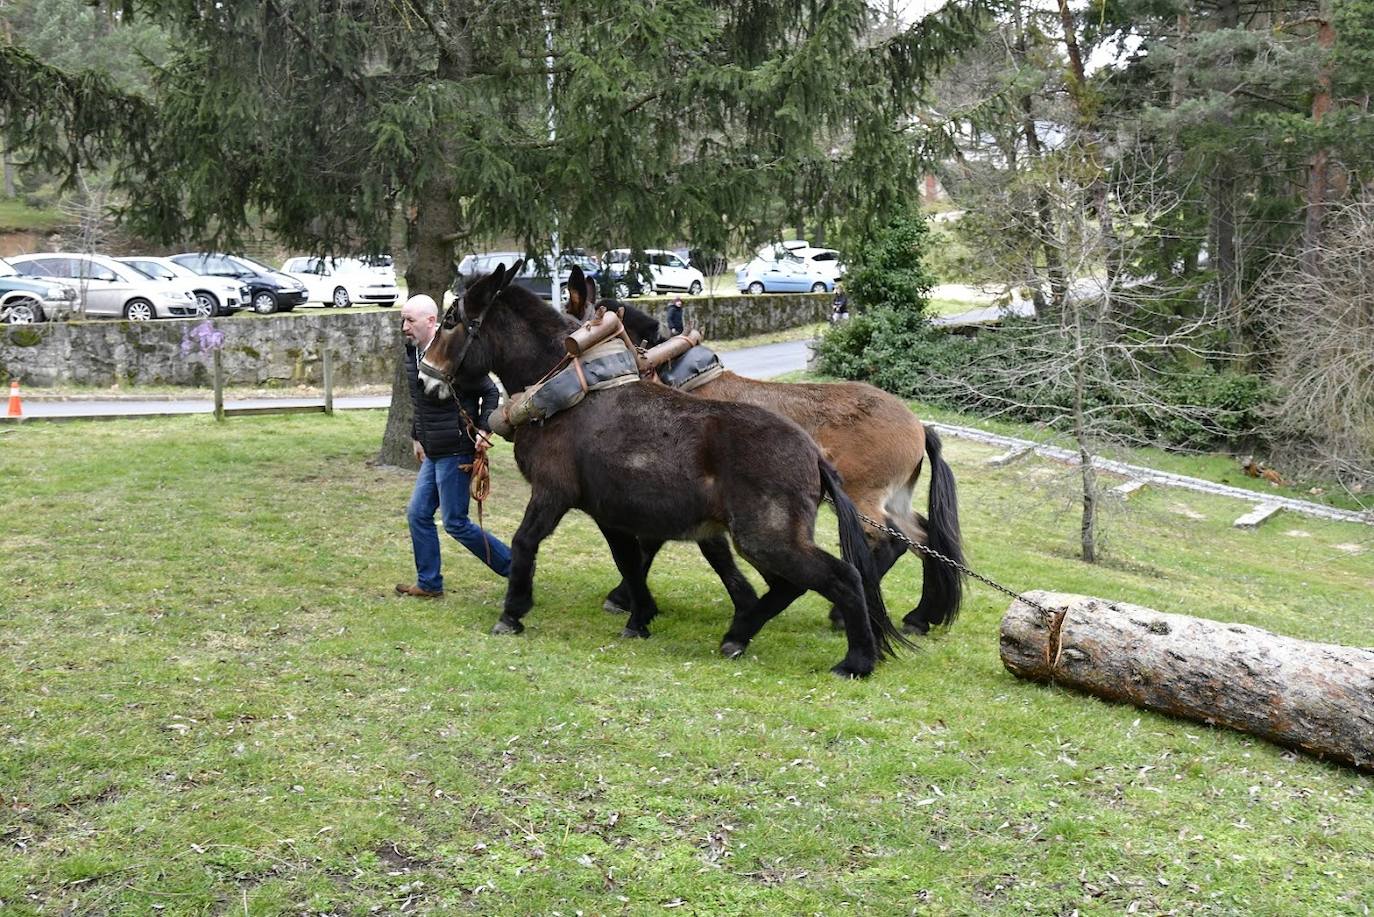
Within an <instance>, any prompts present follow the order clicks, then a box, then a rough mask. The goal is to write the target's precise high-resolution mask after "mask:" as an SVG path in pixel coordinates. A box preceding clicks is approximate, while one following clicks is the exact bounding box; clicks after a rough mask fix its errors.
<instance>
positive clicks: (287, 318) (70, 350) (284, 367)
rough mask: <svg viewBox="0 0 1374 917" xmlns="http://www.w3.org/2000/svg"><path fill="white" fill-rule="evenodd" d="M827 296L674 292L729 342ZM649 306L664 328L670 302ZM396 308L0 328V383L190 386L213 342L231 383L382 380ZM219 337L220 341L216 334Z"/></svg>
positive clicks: (784, 323) (203, 376)
mask: <svg viewBox="0 0 1374 917" xmlns="http://www.w3.org/2000/svg"><path fill="white" fill-rule="evenodd" d="M830 300H831V297H830V296H829V295H826V294H815V295H813V294H771V295H767V296H716V297H708V296H697V297H683V306H684V308H685V312H686V320H687V324H688V326H689V327H695V328H699V329H701V332H702V334H703V335H704V336H705V337H706V339H707V341H708V342H709V341H712V340H728V339H730V338H737V337H745V336H748V335H752V334H763V333H765V332H770V331H780V330H783V329H785V328H792V327H795V326H797V325H804V324H808V323H812V322H818V321H823V320H824V319H825V318H826V317H827V316H829V314H830ZM632 302H634V303H635V304H636V305H639V306H640V307H644V306H647V305H652V306H653V309H652V311H653V313H654V314H655V315H656V316H657V317H658V319H659V321H660V322H662V323H663V325H664V329H665V330H666V329H667V321H666V318H665V310H666V308H667V305H668V302H669V300H668V299H667V298H665V297H658V298H655V299H650V300H632ZM400 321H401V317H400V310H399V309H397V310H390V311H383V312H347V311H334V310H329V311H323V310H320V311H316V310H311V311H309V312H304V313H301V312H293V313H289V314H286V315H274V316H270V317H268V318H259V317H257V316H250V315H239V316H231V317H228V318H217V319H214V320H213V321H209V322H206V321H201V320H199V319H162V320H159V321H155V322H126V321H89V322H69V323H61V322H56V323H53V324H40V325H0V382H8V381H9V379H10V378H18V379H20V380H21V381H23V383H24V384H26V385H34V386H41V387H45V388H47V387H58V386H62V385H90V386H97V387H108V386H110V385H114V384H116V383H118V384H119V385H199V386H208V385H209V384H210V378H211V359H212V358H211V355H210V351H211V349H212V348H213V346H214V345H215V344H216V343H218V344H219V346H221V348H222V352H223V355H224V369H225V377H226V381H227V382H228V384H230V385H260V386H272V385H281V386H288V385H297V384H302V383H304V384H311V385H318V384H320V383H321V382H322V381H323V380H322V376H323V361H322V357H321V354H322V353H323V349H324V347H325V346H328V347H329V348H330V349H331V350H332V351H333V354H334V381H335V383H336V384H338V385H348V384H361V383H389V382H390V381H391V377H392V373H393V371H394V367H395V360H396V354H397V349H398V347H399V346H400V344H399V339H400V333H401V328H400ZM221 334H222V335H223V337H222V339H221V338H220V337H219V335H221Z"/></svg>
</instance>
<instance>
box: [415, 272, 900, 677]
mask: <svg viewBox="0 0 1374 917" xmlns="http://www.w3.org/2000/svg"><path fill="white" fill-rule="evenodd" d="M522 266H523V263H522V262H518V263H517V264H516V265H515V266H514V267H513V268H511V270H510V271H505V270H504V266H503V267H502V268H498V269H497V270H496V271H495V272H493V273H492V274H490V275H488V276H487V277H483V278H482V279H480V280H478V281H477V282H476V283H474V284H473V285H472V286H471V287H469V288H468V290H467V291H466V292H465V293H464V294H463V297H462V299H461V300H459V301H458V302H455V303H454V306H453V307H452V308H450V309H449V311H448V313H447V314H446V315H445V316H444V321H443V323H442V326H441V330H440V332H439V334H438V335H437V336H436V339H435V341H434V343H433V344H431V345H430V347H429V349H428V350H427V351H426V352H425V356H424V360H423V362H422V366H421V370H422V373H423V376H424V380H425V384H426V386H428V387H429V388H431V389H442V387H443V385H444V383H445V381H447V382H450V383H454V382H456V383H457V384H462V383H463V382H464V381H465V380H469V379H471V378H473V377H474V376H481V375H485V374H486V373H488V372H494V373H496V375H497V376H498V377H499V378H500V380H501V382H502V384H503V385H504V386H505V388H506V391H507V392H511V393H515V392H519V391H522V390H524V389H526V388H528V387H530V386H533V385H536V384H537V383H538V382H539V381H540V380H541V379H543V378H544V377H545V375H546V374H548V373H549V372H550V371H551V370H552V369H554V368H555V367H557V366H558V364H559V363H560V361H561V360H562V359H563V357H564V349H563V343H564V339H565V337H566V335H567V334H568V332H569V331H571V330H572V329H573V328H575V327H576V323H575V322H574V321H572V320H571V319H569V318H568V317H566V316H564V315H562V314H561V313H559V312H556V311H555V310H553V309H551V308H549V306H548V305H547V304H546V303H545V302H544V301H543V300H541V299H540V298H539V297H538V296H536V295H535V294H533V293H531V292H530V291H529V290H526V289H523V288H521V287H518V286H511V285H510V281H511V278H513V277H514V276H515V275H516V274H518V273H519V270H520V268H521V267H522ZM569 285H570V287H571V288H572V289H585V286H584V278H583V276H582V272H581V270H580V269H575V270H574V272H573V277H572V278H571V280H570V284H569ZM515 460H516V463H517V464H518V465H519V467H520V471H521V473H522V474H523V475H524V476H525V478H526V480H528V481H529V482H530V501H529V504H528V506H526V508H525V516H524V518H523V519H522V520H521V522H520V526H519V528H518V529H516V532H515V537H514V538H513V539H512V541H511V570H510V580H509V583H508V585H507V589H506V599H505V607H504V610H503V612H502V614H501V617H500V619H499V620H498V621H497V622H496V626H495V627H494V628H493V633H498V634H511V633H519V632H520V631H522V630H523V629H524V626H523V625H522V624H521V619H522V618H523V617H524V616H525V613H526V612H528V611H529V609H530V607H531V606H532V605H533V603H534V600H533V594H532V587H533V578H534V562H535V554H536V552H537V551H538V549H539V544H540V542H542V541H543V540H544V539H545V538H547V537H548V536H549V535H550V534H551V533H552V532H553V530H554V529H555V528H556V527H557V525H558V522H559V520H561V519H562V518H563V516H564V514H565V513H567V511H568V510H570V509H580V510H582V511H583V512H585V513H586V514H587V515H589V516H591V517H592V519H593V520H594V521H595V522H596V524H597V525H598V526H599V527H600V529H601V532H602V534H603V535H604V536H605V538H606V542H607V543H608V544H609V545H610V548H611V553H612V556H613V557H614V558H615V563H616V567H617V568H618V569H619V570H620V573H621V576H623V577H624V578H625V580H626V583H627V586H628V589H629V594H630V619H629V622H628V624H627V626H626V629H625V632H624V633H625V635H626V636H648V633H649V631H648V622H649V620H650V619H651V618H652V617H653V615H654V614H655V613H656V611H657V609H656V607H655V605H654V600H653V598H652V597H651V596H650V595H649V590H648V587H647V585H646V584H645V575H644V561H643V556H642V554H641V551H640V543H641V541H642V542H644V543H645V544H647V545H650V546H653V547H654V548H655V549H657V548H658V547H659V546H661V545H662V543H663V542H664V541H667V540H670V539H677V540H689V541H697V540H699V539H701V538H703V537H707V536H710V535H720V534H724V533H726V532H728V533H729V534H730V536H731V537H732V538H733V540H734V544H735V548H736V550H737V551H738V552H739V553H740V555H741V556H743V557H744V558H745V559H746V560H748V561H749V562H750V563H751V564H753V565H754V567H755V568H757V569H758V571H759V572H760V573H761V574H762V575H763V578H764V580H765V582H767V584H768V591H767V592H766V593H765V594H764V595H763V596H762V597H761V598H760V599H759V600H758V601H757V602H756V603H752V604H748V605H747V606H746V607H743V608H736V611H735V616H734V620H733V621H732V622H731V625H730V628H729V630H728V631H727V632H726V634H725V637H724V639H723V640H722V642H721V652H722V653H724V654H725V655H727V656H732V657H733V656H738V655H739V654H741V653H743V652H744V650H745V648H746V647H747V646H748V644H749V641H750V640H751V639H753V637H754V636H755V635H756V634H757V633H758V632H759V630H760V629H761V628H762V627H763V625H764V624H765V623H766V622H767V621H768V620H769V619H770V618H772V617H773V616H774V615H776V614H778V613H779V612H780V611H782V610H783V609H784V608H786V607H787V606H788V605H790V604H791V603H792V602H793V601H794V600H795V599H796V598H797V597H798V596H800V595H801V594H802V593H803V592H805V591H807V590H808V589H811V590H814V591H816V592H818V593H820V594H821V595H823V596H825V597H826V598H827V599H828V600H829V601H830V602H831V603H833V604H834V605H835V606H837V607H838V608H839V609H840V612H841V616H842V619H843V622H844V628H845V634H846V636H847V638H848V652H847V653H846V655H845V657H844V659H843V660H841V661H840V662H839V663H838V664H837V665H836V666H835V667H834V668H833V670H832V671H834V672H835V673H836V674H839V675H845V676H850V677H858V676H865V675H868V674H869V673H871V672H872V671H873V666H874V664H875V663H876V662H877V660H878V659H880V658H882V657H883V656H886V655H890V654H891V653H892V651H893V648H894V645H895V644H899V643H905V642H906V640H905V638H904V637H903V636H902V635H901V633H900V632H899V631H898V630H897V629H896V627H895V626H894V625H893V624H892V621H891V619H889V618H888V616H887V610H886V609H885V608H884V607H883V603H882V595H881V594H880V593H879V590H878V576H877V569H876V567H875V565H874V562H873V557H872V555H871V554H870V552H869V551H868V548H867V545H866V543H865V541H864V536H863V526H862V523H861V522H860V521H859V519H858V517H857V515H856V514H855V511H854V505H853V503H852V502H851V501H850V500H849V498H848V497H847V496H845V493H844V491H843V490H841V489H840V487H839V478H838V476H837V475H836V473H835V470H834V468H833V467H831V465H830V463H829V462H827V461H826V460H825V459H824V458H822V456H821V453H820V450H819V449H818V448H817V447H816V444H815V443H814V442H813V441H812V440H811V438H810V437H809V436H807V435H806V433H805V432H803V431H802V430H801V429H800V428H798V427H797V426H796V425H795V424H794V423H792V422H791V421H789V420H786V419H785V418H782V417H780V416H778V415H776V414H773V413H771V412H769V411H764V410H761V409H759V408H755V407H752V406H750V405H738V404H727V403H724V402H716V401H708V400H706V399H702V398H693V397H691V396H689V395H683V394H681V393H679V392H675V391H672V390H670V389H666V388H663V387H661V386H657V385H651V384H649V383H645V382H638V381H635V382H632V383H630V384H628V385H621V386H618V387H614V388H607V389H604V390H600V391H592V392H589V393H588V394H587V396H586V398H585V399H584V400H583V401H582V402H581V403H580V404H578V405H576V406H575V407H572V408H570V409H568V410H566V411H563V412H561V413H557V414H554V415H552V416H550V417H549V418H548V419H547V420H544V421H542V422H540V423H538V424H531V425H528V426H522V427H519V428H517V430H516V433H515ZM823 496H829V497H830V498H831V499H832V500H833V501H834V502H835V504H836V507H837V515H838V516H839V520H840V546H841V551H842V553H843V555H844V560H840V559H838V558H836V557H833V556H832V555H830V554H827V553H826V552H825V551H823V550H821V549H820V548H819V547H817V546H816V544H815V541H814V538H813V535H814V530H815V519H816V510H817V506H818V505H819V503H820V501H821V499H822V497H823Z"/></svg>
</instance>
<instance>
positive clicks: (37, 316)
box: [0, 258, 76, 325]
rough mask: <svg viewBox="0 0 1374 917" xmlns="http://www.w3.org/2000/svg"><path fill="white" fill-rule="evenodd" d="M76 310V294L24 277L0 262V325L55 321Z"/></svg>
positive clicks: (50, 282) (55, 284)
mask: <svg viewBox="0 0 1374 917" xmlns="http://www.w3.org/2000/svg"><path fill="white" fill-rule="evenodd" d="M75 308H76V290H74V289H72V288H71V287H69V286H67V285H66V284H65V283H59V282H58V281H55V280H51V279H49V278H47V277H34V276H31V275H29V274H26V273H25V272H24V271H22V270H20V269H19V268H17V267H15V266H14V265H12V264H10V263H9V262H8V261H6V260H5V259H4V258H0V323H4V324H8V325H27V324H30V323H31V322H44V321H48V322H51V321H57V320H59V319H64V318H67V317H68V316H70V315H71V313H72V310H73V309H75Z"/></svg>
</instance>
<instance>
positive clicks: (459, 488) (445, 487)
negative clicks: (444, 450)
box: [406, 455, 510, 592]
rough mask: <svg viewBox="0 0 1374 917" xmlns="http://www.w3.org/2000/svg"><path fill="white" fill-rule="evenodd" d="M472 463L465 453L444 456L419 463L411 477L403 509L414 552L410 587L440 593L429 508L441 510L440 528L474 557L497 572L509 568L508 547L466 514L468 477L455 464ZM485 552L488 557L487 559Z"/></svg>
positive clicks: (500, 573) (440, 575)
mask: <svg viewBox="0 0 1374 917" xmlns="http://www.w3.org/2000/svg"><path fill="white" fill-rule="evenodd" d="M471 461H472V456H470V455H449V456H445V457H444V458H439V459H431V458H429V457H428V456H426V457H425V460H424V461H423V462H421V463H420V473H419V474H417V475H416V476H415V491H414V492H413V493H412V494H411V495H410V505H409V506H407V507H406V521H407V522H409V523H410V545H411V548H412V549H413V550H414V551H415V574H416V583H415V584H416V585H417V586H419V587H420V588H421V589H428V590H429V591H430V592H442V591H443V589H444V574H443V572H442V571H441V570H440V568H439V532H438V531H437V530H436V529H435V527H434V511H435V510H436V509H442V510H443V513H442V518H443V521H444V531H446V532H448V533H449V534H450V535H452V536H453V537H454V538H456V539H457V540H458V543H459V544H461V545H462V546H463V547H465V548H467V549H468V550H469V551H471V552H472V553H473V555H474V556H476V557H477V559H478V560H480V561H482V562H483V563H485V564H487V566H489V567H491V569H492V570H494V571H496V573H497V575H498V576H505V575H506V574H508V573H509V572H510V548H508V547H506V546H505V545H504V544H503V543H501V541H499V540H498V539H496V538H494V537H493V536H491V535H488V534H487V533H486V532H484V531H482V530H481V529H480V528H478V526H477V523H475V522H473V521H472V520H471V519H469V518H468V499H469V495H468V478H469V475H468V473H467V472H466V471H464V470H463V469H462V468H460V467H458V466H460V465H466V464H468V463H469V462H471ZM488 551H490V556H491V560H490V561H488V560H487V556H488Z"/></svg>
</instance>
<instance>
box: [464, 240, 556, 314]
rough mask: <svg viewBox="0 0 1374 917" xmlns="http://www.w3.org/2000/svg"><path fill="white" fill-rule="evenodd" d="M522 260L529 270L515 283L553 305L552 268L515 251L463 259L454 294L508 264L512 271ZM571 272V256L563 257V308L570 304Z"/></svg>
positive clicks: (524, 269) (487, 253) (518, 276)
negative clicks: (569, 284) (516, 263)
mask: <svg viewBox="0 0 1374 917" xmlns="http://www.w3.org/2000/svg"><path fill="white" fill-rule="evenodd" d="M522 258H524V259H525V266H524V268H523V269H522V270H521V271H520V273H519V274H518V275H517V276H516V277H515V278H514V279H513V280H512V281H511V282H512V283H514V284H515V285H516V286H518V287H524V288H525V289H527V290H529V291H531V292H533V293H537V294H538V295H539V296H541V297H543V298H544V299H547V300H549V301H550V302H552V301H553V290H554V283H555V281H554V278H553V276H552V275H551V274H550V272H549V270H548V268H547V267H544V266H543V265H541V264H540V263H539V260H538V259H536V258H530V257H528V256H526V255H525V253H524V252H513V251H512V252H483V253H482V254H480V255H468V256H466V257H465V258H463V260H462V261H460V262H458V267H457V272H458V276H457V277H456V278H455V279H454V281H453V292H454V294H455V295H457V294H458V293H459V292H461V291H462V290H463V289H465V288H467V287H469V286H471V285H472V284H473V283H474V282H475V281H476V280H477V279H478V278H479V277H485V276H486V275H488V274H490V273H491V272H492V271H493V270H495V269H496V266H497V265H498V264H504V265H505V266H506V267H507V268H509V267H511V266H513V265H514V264H515V262H517V261H519V260H520V259H522ZM571 270H572V266H571V264H569V263H568V262H567V256H564V257H560V258H559V259H558V272H557V273H558V280H557V284H558V302H559V304H562V303H565V302H567V301H568V272H569V271H571Z"/></svg>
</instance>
